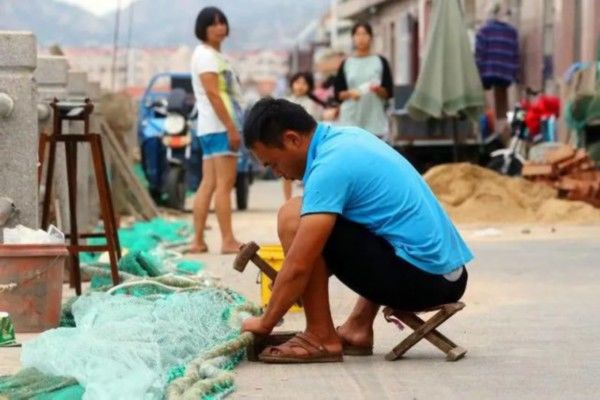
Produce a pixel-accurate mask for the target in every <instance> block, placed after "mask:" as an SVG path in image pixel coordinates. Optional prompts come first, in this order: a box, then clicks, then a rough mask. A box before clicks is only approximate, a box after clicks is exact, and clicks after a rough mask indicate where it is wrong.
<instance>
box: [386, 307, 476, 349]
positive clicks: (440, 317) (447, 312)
mask: <svg viewBox="0 0 600 400" xmlns="http://www.w3.org/2000/svg"><path fill="white" fill-rule="evenodd" d="M464 307H465V304H464V303H461V302H457V303H449V304H443V305H441V306H438V307H434V308H432V309H429V310H425V311H424V312H427V311H437V312H436V313H435V314H434V315H433V316H432V317H431V318H430V319H428V320H427V321H424V320H422V319H421V318H419V317H418V316H417V314H416V313H414V312H408V311H399V310H394V309H392V308H390V307H385V308H384V309H383V315H384V316H385V319H386V320H387V321H390V322H391V321H392V320H393V319H394V318H396V319H398V320H399V321H401V322H403V323H404V324H406V325H407V326H409V327H410V328H411V329H413V330H414V332H413V333H411V334H410V335H409V336H408V337H407V338H406V339H404V340H403V341H402V342H400V343H399V344H398V345H397V346H396V347H394V348H393V349H392V351H390V352H389V353H388V354H386V356H385V359H386V360H388V361H394V360H397V359H398V358H400V357H402V355H403V354H404V353H406V352H407V351H408V349H410V348H411V347H413V346H414V345H415V344H417V343H418V342H419V341H420V340H421V339H426V340H427V341H429V342H430V343H431V344H433V345H434V346H435V347H437V348H438V349H440V350H441V351H443V352H444V353H445V354H446V360H448V361H457V360H460V359H461V358H463V357H464V356H465V354H466V353H467V350H466V349H464V348H462V347H460V346H458V345H456V344H455V343H454V342H452V341H451V340H450V339H448V338H447V337H446V336H444V335H442V334H441V333H440V332H438V331H437V330H436V328H437V327H438V326H440V325H441V324H443V323H444V322H445V321H446V320H448V319H449V318H450V317H452V316H453V315H454V314H456V313H457V312H459V311H460V310H462V309H463V308H464Z"/></svg>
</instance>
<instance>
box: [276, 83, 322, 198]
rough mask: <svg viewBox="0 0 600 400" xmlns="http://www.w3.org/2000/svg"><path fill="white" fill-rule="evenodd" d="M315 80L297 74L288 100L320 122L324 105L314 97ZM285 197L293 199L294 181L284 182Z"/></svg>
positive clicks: (285, 180) (291, 84) (291, 85)
mask: <svg viewBox="0 0 600 400" xmlns="http://www.w3.org/2000/svg"><path fill="white" fill-rule="evenodd" d="M314 85H315V84H314V80H313V76H312V74H311V73H310V72H297V73H295V74H294V75H293V76H292V77H291V79H290V89H291V91H292V93H291V94H290V96H288V97H287V100H289V101H291V102H292V103H296V104H299V105H301V106H302V107H303V108H304V109H305V110H306V112H308V113H309V114H310V115H311V116H312V117H313V118H314V119H316V120H317V121H319V120H320V119H321V117H322V113H323V106H324V104H323V103H322V102H321V101H320V100H319V99H318V98H317V97H316V96H315V95H313V93H312V92H313V90H314ZM283 196H284V197H285V200H286V201H287V200H289V199H291V198H292V181H290V180H287V179H284V180H283Z"/></svg>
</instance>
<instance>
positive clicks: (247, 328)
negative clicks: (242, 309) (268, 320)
mask: <svg viewBox="0 0 600 400" xmlns="http://www.w3.org/2000/svg"><path fill="white" fill-rule="evenodd" d="M272 330H273V328H267V327H266V326H264V324H263V319H262V317H250V318H246V319H245V320H244V322H242V332H252V333H254V334H255V335H268V334H269V333H271V331H272Z"/></svg>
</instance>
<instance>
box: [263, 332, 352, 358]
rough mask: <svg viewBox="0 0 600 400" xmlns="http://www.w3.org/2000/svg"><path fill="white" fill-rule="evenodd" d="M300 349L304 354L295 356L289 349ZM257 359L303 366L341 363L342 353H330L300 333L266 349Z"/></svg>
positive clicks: (304, 333)
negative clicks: (307, 364)
mask: <svg viewBox="0 0 600 400" xmlns="http://www.w3.org/2000/svg"><path fill="white" fill-rule="evenodd" d="M294 347H300V348H302V349H304V350H306V354H296V353H294V352H293V351H292V350H291V349H292V348H294ZM258 359H259V360H260V361H262V362H264V363H269V364H305V363H326V362H342V361H344V356H343V355H342V353H331V352H330V351H329V350H327V349H326V348H325V347H324V346H323V345H322V344H320V343H319V341H318V339H317V338H316V337H314V336H313V335H311V334H309V333H306V332H302V333H298V334H297V335H296V336H294V337H293V338H291V339H290V340H288V341H287V342H285V343H284V344H281V345H279V346H270V347H267V348H266V349H264V350H263V351H262V353H260V354H259V356H258Z"/></svg>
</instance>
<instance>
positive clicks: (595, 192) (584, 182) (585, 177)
mask: <svg viewBox="0 0 600 400" xmlns="http://www.w3.org/2000/svg"><path fill="white" fill-rule="evenodd" d="M522 175H523V177H525V178H527V179H529V180H532V181H536V182H543V183H546V184H548V185H550V186H552V187H553V188H555V189H557V190H558V197H559V198H563V199H567V200H578V201H584V202H586V203H589V204H591V205H593V206H594V207H600V171H599V170H598V169H597V168H596V165H595V163H594V161H593V160H591V159H590V157H589V156H588V155H587V153H586V152H585V150H583V149H577V150H575V149H574V148H573V147H571V146H568V145H563V146H560V147H558V148H556V149H554V150H551V151H548V152H547V153H546V154H545V155H544V156H543V161H542V162H527V163H525V165H523V171H522Z"/></svg>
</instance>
